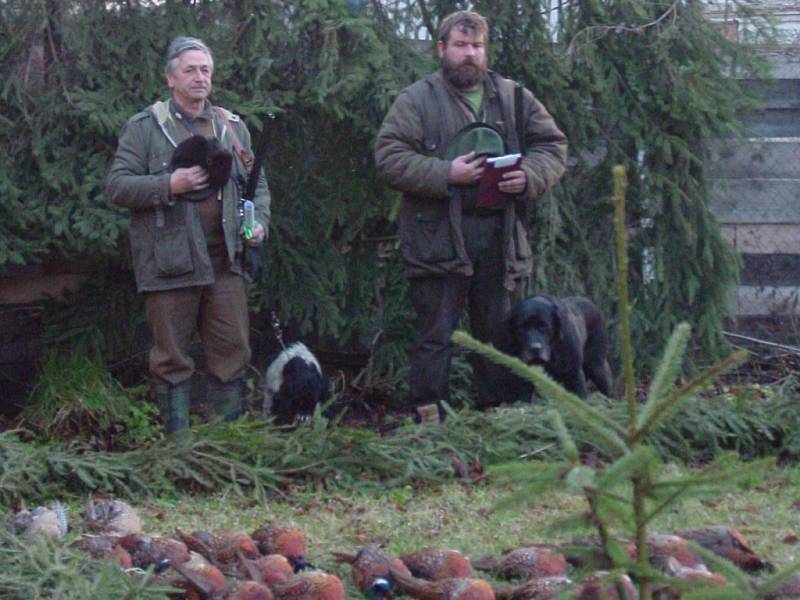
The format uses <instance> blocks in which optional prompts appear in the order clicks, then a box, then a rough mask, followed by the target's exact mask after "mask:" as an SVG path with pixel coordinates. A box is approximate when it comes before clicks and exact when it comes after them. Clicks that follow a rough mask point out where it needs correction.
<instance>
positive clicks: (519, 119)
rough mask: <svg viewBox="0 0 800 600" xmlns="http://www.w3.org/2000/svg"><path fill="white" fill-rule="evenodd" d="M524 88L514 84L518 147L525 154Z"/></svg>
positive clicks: (517, 83) (516, 83)
mask: <svg viewBox="0 0 800 600" xmlns="http://www.w3.org/2000/svg"><path fill="white" fill-rule="evenodd" d="M522 91H523V87H522V84H521V83H520V82H519V81H515V82H514V125H515V127H516V129H517V146H518V147H519V153H520V154H525V107H524V105H523V102H522V100H523V97H522Z"/></svg>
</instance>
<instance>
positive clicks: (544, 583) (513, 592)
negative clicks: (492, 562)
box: [494, 577, 572, 600]
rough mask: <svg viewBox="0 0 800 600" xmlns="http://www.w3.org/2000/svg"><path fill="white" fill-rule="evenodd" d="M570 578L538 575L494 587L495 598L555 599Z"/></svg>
mask: <svg viewBox="0 0 800 600" xmlns="http://www.w3.org/2000/svg"><path fill="white" fill-rule="evenodd" d="M571 583H572V580H571V579H569V578H568V577H538V578H535V579H529V580H528V581H526V582H525V583H523V584H522V585H518V586H513V587H512V586H506V587H502V588H495V590H494V593H495V596H497V600H555V598H557V597H558V594H559V592H560V591H561V590H563V589H564V588H565V587H567V586H568V585H570V584H571Z"/></svg>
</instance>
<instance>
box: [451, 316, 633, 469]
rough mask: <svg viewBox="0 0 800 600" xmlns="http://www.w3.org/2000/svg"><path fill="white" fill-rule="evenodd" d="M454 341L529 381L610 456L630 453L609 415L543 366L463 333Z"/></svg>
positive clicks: (617, 426) (457, 334)
mask: <svg viewBox="0 0 800 600" xmlns="http://www.w3.org/2000/svg"><path fill="white" fill-rule="evenodd" d="M451 339H452V340H453V342H454V343H456V344H458V345H459V346H462V347H464V348H466V349H467V350H472V351H473V352H477V353H479V354H481V355H482V356H483V357H484V358H487V359H488V360H490V361H492V362H493V363H495V364H497V365H501V366H503V367H506V368H507V369H510V370H511V372H512V373H514V374H515V375H517V376H519V377H522V378H523V379H525V380H527V381H530V382H531V383H532V384H533V385H534V386H535V387H536V390H537V392H538V393H539V394H540V395H541V396H542V397H544V398H548V399H550V400H551V401H552V402H555V403H556V405H558V406H560V407H561V408H562V409H563V410H566V411H568V412H569V413H570V415H571V416H572V417H573V418H574V419H575V420H576V421H577V422H579V423H581V425H583V426H584V427H586V428H587V429H589V430H590V431H591V432H592V433H594V434H595V435H596V436H597V440H598V443H599V444H601V445H602V446H603V450H605V451H606V452H609V453H610V454H611V456H620V455H622V454H625V453H627V452H628V448H627V446H626V444H625V441H624V440H623V439H622V437H621V433H622V431H621V429H620V427H619V425H617V424H616V423H614V422H613V421H612V420H611V419H609V417H608V416H607V415H604V414H603V413H601V412H600V411H598V410H596V409H595V408H594V407H592V406H590V405H589V404H587V403H586V402H584V401H583V400H581V399H580V398H578V397H577V396H575V395H574V394H572V393H570V392H568V391H567V390H565V389H564V388H563V387H562V386H561V385H559V384H558V383H556V382H555V381H553V379H551V378H550V377H549V376H548V375H547V373H545V372H544V370H543V369H542V368H541V367H538V366H536V365H526V364H525V363H524V362H522V361H521V360H520V359H518V358H516V357H514V356H509V355H508V354H505V353H503V352H500V351H499V350H497V349H496V348H494V346H492V345H491V344H484V343H483V342H479V341H478V340H476V339H475V338H473V337H472V336H470V335H469V334H467V333H466V332H464V331H461V330H458V331H456V332H454V333H453V335H452V337H451Z"/></svg>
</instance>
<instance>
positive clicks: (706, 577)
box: [664, 556, 726, 587]
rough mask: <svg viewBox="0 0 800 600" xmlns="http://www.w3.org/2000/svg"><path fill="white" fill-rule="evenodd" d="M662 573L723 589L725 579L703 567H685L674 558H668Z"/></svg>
mask: <svg viewBox="0 0 800 600" xmlns="http://www.w3.org/2000/svg"><path fill="white" fill-rule="evenodd" d="M664 572H665V573H666V574H667V575H672V576H673V577H677V578H678V579H688V580H693V581H702V582H704V583H708V584H711V585H716V586H719V587H725V583H726V582H725V578H724V577H723V576H722V575H719V574H718V573H712V572H711V571H709V570H708V568H707V567H706V566H705V565H701V566H700V567H694V568H693V567H685V566H683V565H682V564H680V563H679V562H678V561H677V559H675V557H673V556H670V557H669V558H668V559H667V562H666V564H665V565H664Z"/></svg>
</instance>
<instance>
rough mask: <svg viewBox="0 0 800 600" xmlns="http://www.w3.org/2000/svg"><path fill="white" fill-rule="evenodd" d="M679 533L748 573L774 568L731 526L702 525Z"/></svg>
mask: <svg viewBox="0 0 800 600" xmlns="http://www.w3.org/2000/svg"><path fill="white" fill-rule="evenodd" d="M679 535H680V536H681V537H684V538H686V539H687V540H692V541H693V542H696V543H697V544H700V545H701V546H702V547H703V548H707V549H708V550H711V551H712V552H714V553H715V554H718V555H719V556H722V557H723V558H726V559H727V560H729V561H731V562H732V563H733V564H735V565H736V566H737V567H739V568H740V569H742V570H743V571H747V572H748V573H755V572H758V571H761V570H767V571H770V572H771V571H774V570H775V567H774V566H773V565H772V564H771V563H769V562H767V561H766V560H764V559H762V558H760V557H759V556H758V555H757V554H756V553H755V552H754V551H753V550H752V548H750V544H748V543H747V540H745V539H744V537H743V536H742V534H741V533H739V532H738V531H737V530H736V529H734V528H733V527H725V526H718V527H702V528H700V529H690V530H688V531H683V532H681V533H680V534H679Z"/></svg>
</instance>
